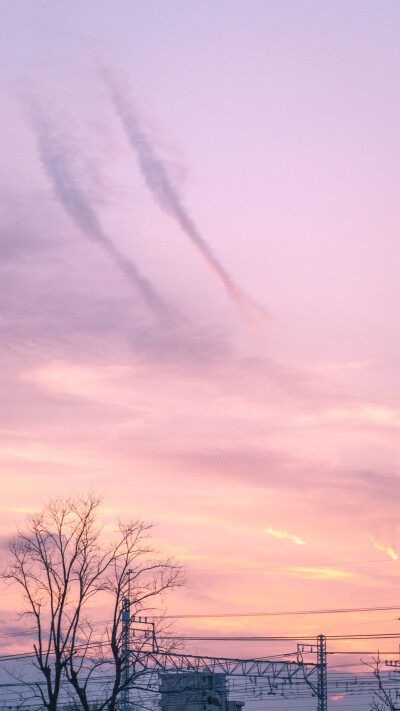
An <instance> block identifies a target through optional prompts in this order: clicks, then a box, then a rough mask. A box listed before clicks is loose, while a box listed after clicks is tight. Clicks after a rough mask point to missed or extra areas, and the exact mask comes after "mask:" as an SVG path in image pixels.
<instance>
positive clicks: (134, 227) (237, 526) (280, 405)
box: [0, 0, 400, 656]
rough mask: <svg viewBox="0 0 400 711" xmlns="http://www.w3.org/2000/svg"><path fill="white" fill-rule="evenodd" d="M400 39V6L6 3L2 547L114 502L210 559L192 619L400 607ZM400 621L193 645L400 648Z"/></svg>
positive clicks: (185, 557)
mask: <svg viewBox="0 0 400 711" xmlns="http://www.w3.org/2000/svg"><path fill="white" fill-rule="evenodd" d="M399 23H400V6H399V4H398V3H397V2H394V1H390V0H388V1H387V2H384V3H381V2H378V1H376V2H370V1H369V0H362V1H361V0H359V1H356V0H351V2H348V1H347V0H346V1H344V0H343V1H335V2H333V1H332V2H331V1H328V2H324V3H320V2H312V1H311V2H305V1H304V2H303V1H300V0H298V1H296V2H281V1H280V0H279V1H278V0H276V1H275V0H274V1H271V2H264V1H261V0H260V1H258V0H250V2H249V3H241V2H236V1H234V0H220V1H219V2H218V3H214V2H211V1H210V2H208V1H207V2H197V1H196V2H195V1H193V0H189V1H188V0H180V1H178V0H169V2H168V3H165V2H162V0H147V2H146V3H141V2H128V1H126V2H124V1H123V0H115V1H114V2H113V3H108V2H105V1H104V0H97V1H96V3H94V2H93V3H92V2H89V3H80V2H75V0H74V1H72V2H63V1H61V2H57V3H54V2H50V0H42V1H41V2H38V3H34V4H32V3H30V2H24V1H21V2H15V3H7V4H6V3H4V4H2V6H1V8H0V26H1V27H2V28H3V39H2V42H1V44H0V60H1V61H0V66H1V69H0V90H1V102H0V104H1V107H2V108H1V114H0V128H1V131H0V146H1V154H2V156H3V160H2V165H1V168H0V224H1V237H2V239H1V243H0V253H1V265H0V268H1V270H2V289H1V300H2V303H1V322H0V328H1V359H2V367H1V371H0V378H1V381H2V382H1V386H2V393H3V397H2V399H1V400H2V405H1V411H0V458H1V471H2V497H1V507H2V511H1V524H0V528H1V530H0V533H1V536H2V537H3V538H4V539H5V538H7V536H8V535H9V534H10V533H11V532H12V531H13V530H14V526H15V524H16V523H17V522H21V521H22V520H23V518H24V516H25V514H26V512H29V511H32V510H35V509H36V508H38V507H39V506H40V505H41V504H42V503H43V502H44V501H46V499H47V498H48V497H49V496H51V495H56V494H64V493H69V492H72V491H81V490H85V489H88V488H90V487H94V488H96V489H99V490H100V491H102V492H104V493H105V494H106V499H105V504H104V507H105V511H104V515H105V516H108V517H111V518H112V516H122V517H124V516H126V517H129V516H131V515H133V516H135V517H136V516H138V515H140V516H141V517H143V518H144V519H147V520H151V521H153V522H154V523H156V524H157V528H156V533H155V536H156V541H157V545H159V547H160V548H161V549H163V550H164V551H165V552H166V553H172V554H175V555H176V557H177V558H178V559H180V560H182V561H183V562H185V563H186V564H187V568H188V575H187V586H186V588H185V589H184V590H183V591H181V592H180V593H179V594H176V595H174V596H173V597H172V598H171V600H170V602H169V606H168V610H169V612H170V613H171V614H173V613H176V614H182V613H190V612H193V613H197V614H202V613H204V614H206V613H222V612H224V613H225V612H233V613H239V612H257V611H277V610H299V609H303V610H304V609H320V608H324V609H327V608H335V607H340V608H344V607H366V606H371V607H372V606H386V605H394V604H396V602H397V599H398V573H399V562H398V561H397V560H395V559H394V556H393V555H392V553H394V554H396V555H400V530H399V525H398V509H399V499H400V486H399V454H400V451H399V450H400V444H399V443H400V436H399V435H400V394H399V385H400V378H399V370H398V362H399V356H400V352H399V338H398V336H397V328H398V323H399V319H400V313H399V312H400V308H399V305H400V299H399V296H400V294H399V291H400V289H399V283H400V282H399V277H398V271H399V269H398V265H399V256H400V254H399V253H400V246H399V245H400V241H399V227H400V218H399V209H398V189H399V178H400V175H399V171H400V168H399V166H400V155H399V152H400V146H399V128H398V127H399V119H400V116H399V113H400V96H399V88H398V76H399V69H400V66H399V65H400V49H399V43H398V35H399ZM101 65H102V66H106V67H108V68H109V69H110V70H111V71H112V73H113V76H114V77H115V78H116V81H117V82H118V85H119V87H120V91H121V92H122V95H123V96H124V100H125V101H126V102H127V105H128V106H129V111H132V112H134V114H135V117H136V120H137V121H138V122H139V125H140V130H141V131H142V132H143V135H145V136H146V141H147V142H148V146H150V147H151V151H152V156H153V159H154V161H156V162H157V166H158V168H157V169H159V167H160V165H161V166H162V170H163V171H164V173H165V175H167V176H168V181H169V183H168V185H169V188H168V189H169V190H170V191H171V192H169V193H168V195H169V197H168V200H169V202H168V200H167V201H166V202H165V200H166V199H165V200H164V203H163V199H164V198H165V195H164V198H162V199H161V198H160V196H158V198H157V195H156V194H155V191H154V190H153V194H152V192H151V190H150V189H149V185H148V184H146V179H145V174H144V172H143V166H142V168H141V167H140V165H139V163H138V155H137V152H135V149H134V146H132V145H130V144H129V142H128V140H127V136H126V135H125V132H124V127H123V125H122V124H121V121H120V118H119V116H118V115H117V112H116V111H115V110H114V108H113V105H112V101H111V98H110V94H109V91H108V89H107V87H106V86H105V84H104V82H103V80H102V78H101V75H100V71H99V67H100V66H101ZM32 106H34V107H35V109H34V110H35V111H37V112H38V114H37V115H39V116H40V120H39V121H36V123H35V121H34V122H33V123H32V111H33V109H32ZM150 169H151V170H155V163H153V164H150ZM159 179H160V173H158V174H157V175H156V181H157V180H159ZM171 195H172V198H171ZM154 198H156V199H154ZM171 201H175V202H174V205H175V208H174V209H175V210H176V205H179V209H182V210H183V212H184V215H185V216H186V217H185V219H186V218H187V219H188V220H190V221H191V222H190V224H192V225H193V226H194V228H195V229H196V230H197V232H196V234H198V235H200V237H201V239H202V240H204V244H205V245H206V247H207V249H208V250H210V253H212V254H213V256H214V257H215V259H216V260H218V264H219V265H220V266H221V269H222V270H223V273H224V274H226V275H228V276H229V279H231V280H232V283H233V284H234V285H235V288H237V289H238V290H239V291H240V293H243V294H244V295H245V297H243V298H245V299H246V300H248V301H246V304H247V305H248V304H251V306H250V307H249V311H247V307H246V309H244V310H245V311H246V313H245V314H243V309H241V308H240V304H239V308H238V300H235V299H234V298H230V295H229V290H228V291H227V290H226V288H224V284H223V283H221V278H220V275H218V274H217V272H216V270H215V269H214V270H211V269H210V268H209V266H210V264H209V263H208V266H207V263H206V261H207V260H206V259H205V257H204V253H203V254H201V253H200V252H199V251H197V250H196V248H195V245H194V244H193V241H192V243H191V242H190V238H188V234H185V233H184V231H183V230H182V219H181V224H178V222H179V221H178V222H177V214H176V211H175V213H174V210H173V209H172V207H171V205H172V202H171ZM167 203H168V204H167ZM171 218H172V219H171ZM173 218H175V219H173ZM102 240H103V242H102ZM110 245H111V246H110ZM128 262H129V264H130V265H132V264H134V265H135V269H137V270H138V273H140V275H141V277H143V278H144V279H145V280H146V282H147V283H148V284H149V285H151V289H152V290H153V291H154V294H156V298H157V300H158V301H157V303H158V304H160V303H162V304H163V307H164V305H165V308H166V310H167V311H168V314H169V316H170V318H169V319H167V320H163V319H162V318H161V319H160V314H159V310H158V307H157V308H153V306H152V305H151V303H150V302H149V299H147V300H146V298H145V296H144V294H143V290H141V289H142V287H140V286H139V285H138V283H137V282H135V279H136V277H135V279H132V278H131V276H130V277H128V276H127V269H128V266H127V265H128ZM129 268H131V267H129ZM217 277H218V278H217ZM225 287H226V284H225ZM231 295H232V294H231ZM151 298H153V297H151ZM253 305H255V306H254V311H252V310H253ZM264 311H265V313H266V314H268V317H264V316H263V315H262V314H263V313H264ZM250 312H251V313H250ZM249 314H250V315H249ZM267 529H270V531H271V530H272V531H275V532H283V533H286V534H288V536H286V537H282V536H281V537H278V536H277V535H274V534H273V533H271V532H267ZM296 539H300V540H301V541H304V544H299V543H298V541H296ZM388 549H391V551H392V553H391V552H390V551H389V550H388ZM354 561H356V562H354ZM250 568H256V569H257V570H256V571H251V570H249V569H250ZM224 571H225V572H224ZM2 608H3V609H2V610H1V615H0V617H1V619H2V620H3V622H4V623H5V622H7V624H9V623H10V620H11V619H12V617H13V613H14V610H15V600H14V599H10V598H9V597H7V596H3V602H2ZM397 616H399V615H398V613H396V611H394V612H386V613H384V612H382V613H379V612H377V613H373V614H372V613H357V614H353V615H349V614H347V615H341V616H339V615H337V616H333V615H330V616H328V615H326V616H307V617H271V618H268V617H265V618H255V619H251V618H232V619H225V620H223V619H217V618H214V619H209V620H204V619H203V620H186V621H181V622H180V623H179V625H178V629H180V630H182V631H185V632H186V631H187V632H189V633H193V634H198V633H201V634H203V633H204V634H208V633H212V634H227V635H229V634H238V633H241V634H298V635H300V636H301V635H310V634H319V633H321V632H323V633H326V634H337V633H340V634H342V633H343V634H349V633H355V634H358V633H360V634H361V633H370V632H371V633H373V632H397V630H398V625H399V623H398V622H396V621H395V618H396V617H397ZM290 644H292V643H290ZM335 644H337V643H335ZM352 644H353V645H354V644H355V643H349V644H348V649H350V648H351V645H352ZM261 647H262V648H261ZM331 647H332V648H334V644H333V643H332V645H331ZM194 648H196V649H197V650H198V651H204V650H205V651H209V652H210V651H212V650H216V651H217V652H218V653H226V652H227V650H226V645H224V643H221V645H220V646H219V647H218V649H217V647H216V646H215V645H214V646H210V645H208V646H207V645H205V646H201V644H200V643H196V645H194V647H193V649H194ZM396 648H397V642H391V646H390V649H389V650H388V651H390V650H392V649H393V650H394V651H395V650H396ZM271 650H273V647H267V646H265V645H264V646H262V645H258V646H254V645H253V646H251V645H250V646H249V647H246V648H245V647H244V645H241V646H240V644H238V645H237V646H236V647H235V646H234V645H233V646H232V647H231V648H230V650H229V653H235V654H242V653H243V654H247V653H248V654H260V655H263V656H267V655H268V653H270V651H271ZM285 651H292V647H291V648H290V649H287V650H285Z"/></svg>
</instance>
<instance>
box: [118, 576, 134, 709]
mask: <svg viewBox="0 0 400 711" xmlns="http://www.w3.org/2000/svg"><path fill="white" fill-rule="evenodd" d="M131 572H132V571H131V570H128V591H127V595H126V597H124V599H123V600H122V611H121V623H122V633H121V657H122V673H121V677H122V678H121V681H122V687H123V688H122V692H121V705H120V708H121V711H129V668H130V658H129V657H130V627H131V595H130V588H131Z"/></svg>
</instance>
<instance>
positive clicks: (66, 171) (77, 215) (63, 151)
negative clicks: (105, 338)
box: [26, 98, 171, 322]
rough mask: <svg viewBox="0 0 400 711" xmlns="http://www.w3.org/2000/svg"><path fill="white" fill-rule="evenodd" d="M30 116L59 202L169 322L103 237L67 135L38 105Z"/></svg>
mask: <svg viewBox="0 0 400 711" xmlns="http://www.w3.org/2000/svg"><path fill="white" fill-rule="evenodd" d="M26 104H27V114H28V117H29V119H30V122H31V125H32V128H33V130H34V132H35V135H36V139H37V144H38V151H39V156H40V160H41V163H42V165H43V168H44V170H45V172H46V175H47V177H48V178H49V180H50V182H51V184H52V187H53V189H54V193H55V195H56V197H57V200H58V201H59V203H60V204H61V205H62V207H63V208H64V210H65V212H66V213H67V214H68V216H69V217H70V219H72V221H73V222H74V223H75V225H76V226H77V227H78V228H79V230H80V232H81V233H83V234H84V235H85V237H86V238H87V239H88V240H90V241H91V242H93V243H94V244H96V245H97V247H99V248H100V249H101V250H102V251H103V253H105V254H106V255H107V256H108V257H109V258H110V259H111V261H112V262H114V264H115V265H116V266H117V268H118V269H119V271H120V272H121V273H122V274H123V275H124V277H125V278H126V279H127V281H128V282H129V284H130V285H131V287H133V289H134V290H135V292H136V293H137V294H138V295H139V296H140V298H141V299H142V301H143V302H144V303H145V304H146V305H147V307H148V308H149V309H150V310H151V311H152V313H153V314H154V315H155V316H157V317H158V318H159V319H160V320H161V321H164V322H168V321H170V319H171V312H170V309H169V308H168V306H167V305H166V304H165V302H164V301H163V300H162V299H161V297H160V296H159V295H158V294H157V292H156V290H155V289H154V287H153V286H152V284H151V283H150V281H149V280H148V279H146V278H145V277H144V276H142V274H140V272H139V270H138V268H137V267H136V265H135V264H134V263H133V262H132V261H131V260H130V259H128V258H127V257H126V256H125V255H124V254H122V253H121V252H120V251H119V250H118V248H117V247H116V246H115V244H114V242H113V241H112V240H111V239H110V238H109V237H108V236H107V235H106V234H105V233H104V231H103V229H102V227H101V224H100V221H99V219H98V217H97V215H96V212H95V210H94V208H93V206H92V204H91V201H90V200H89V198H88V196H87V194H86V192H85V189H84V187H83V186H82V185H81V182H80V179H79V176H78V174H77V172H76V171H74V168H73V165H72V163H71V160H70V156H71V146H70V145H68V141H67V139H66V137H65V135H64V134H63V133H62V132H61V131H60V130H59V129H58V128H57V126H56V125H55V124H54V122H52V121H51V120H50V118H49V117H48V116H46V115H45V112H44V111H43V109H41V108H40V106H39V104H38V102H37V101H34V100H33V99H32V98H28V99H26Z"/></svg>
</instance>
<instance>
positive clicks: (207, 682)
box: [160, 672, 244, 711]
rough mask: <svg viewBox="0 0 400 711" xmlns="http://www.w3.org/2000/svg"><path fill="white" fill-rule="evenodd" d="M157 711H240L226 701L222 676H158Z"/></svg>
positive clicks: (239, 705)
mask: <svg viewBox="0 0 400 711" xmlns="http://www.w3.org/2000/svg"><path fill="white" fill-rule="evenodd" d="M160 692H161V701H160V706H161V711H242V708H243V706H244V702H243V701H230V700H228V688H227V683H226V675H225V674H214V673H212V672H177V673H175V672H170V673H165V674H161V675H160Z"/></svg>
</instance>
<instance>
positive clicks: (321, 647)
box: [317, 634, 328, 711]
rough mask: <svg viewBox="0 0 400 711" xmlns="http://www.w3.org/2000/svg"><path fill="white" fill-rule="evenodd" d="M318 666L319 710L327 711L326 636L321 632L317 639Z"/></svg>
mask: <svg viewBox="0 0 400 711" xmlns="http://www.w3.org/2000/svg"><path fill="white" fill-rule="evenodd" d="M317 667H318V676H317V697H318V711H327V709H328V695H327V670H326V637H325V636H324V635H323V634H320V635H319V636H318V639H317Z"/></svg>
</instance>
